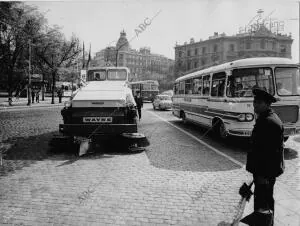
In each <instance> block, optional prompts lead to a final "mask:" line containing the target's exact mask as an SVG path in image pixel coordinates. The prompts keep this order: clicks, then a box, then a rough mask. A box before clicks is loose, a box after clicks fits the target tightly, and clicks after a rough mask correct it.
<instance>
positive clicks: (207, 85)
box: [203, 75, 210, 96]
mask: <svg viewBox="0 0 300 226" xmlns="http://www.w3.org/2000/svg"><path fill="white" fill-rule="evenodd" d="M209 88H210V75H206V76H203V96H209Z"/></svg>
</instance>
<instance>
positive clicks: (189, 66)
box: [187, 61, 192, 70]
mask: <svg viewBox="0 0 300 226" xmlns="http://www.w3.org/2000/svg"><path fill="white" fill-rule="evenodd" d="M191 68H192V62H190V61H189V62H188V64H187V69H188V70H190V69H191Z"/></svg>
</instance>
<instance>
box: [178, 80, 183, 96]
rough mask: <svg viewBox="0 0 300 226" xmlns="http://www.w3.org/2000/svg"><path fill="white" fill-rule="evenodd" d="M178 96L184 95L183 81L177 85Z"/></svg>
mask: <svg viewBox="0 0 300 226" xmlns="http://www.w3.org/2000/svg"><path fill="white" fill-rule="evenodd" d="M179 94H184V81H182V82H180V83H179Z"/></svg>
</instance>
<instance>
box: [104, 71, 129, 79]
mask: <svg viewBox="0 0 300 226" xmlns="http://www.w3.org/2000/svg"><path fill="white" fill-rule="evenodd" d="M107 80H110V81H126V80H127V72H126V70H115V69H112V70H109V71H108V74H107Z"/></svg>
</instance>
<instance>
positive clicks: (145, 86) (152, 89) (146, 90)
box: [130, 80, 159, 102]
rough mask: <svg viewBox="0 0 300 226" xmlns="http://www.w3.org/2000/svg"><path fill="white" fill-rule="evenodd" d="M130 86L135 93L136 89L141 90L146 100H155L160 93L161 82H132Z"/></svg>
mask: <svg viewBox="0 0 300 226" xmlns="http://www.w3.org/2000/svg"><path fill="white" fill-rule="evenodd" d="M130 87H131V89H132V92H133V94H134V95H135V94H136V91H140V94H141V97H142V98H143V100H144V101H151V102H153V100H154V97H155V96H156V95H157V94H158V93H159V90H158V87H159V83H158V81H157V80H144V81H136V82H130Z"/></svg>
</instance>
